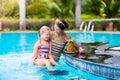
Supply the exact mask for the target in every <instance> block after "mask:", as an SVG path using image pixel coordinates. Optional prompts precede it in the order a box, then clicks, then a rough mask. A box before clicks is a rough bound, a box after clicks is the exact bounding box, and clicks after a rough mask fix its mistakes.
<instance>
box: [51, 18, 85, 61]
mask: <svg viewBox="0 0 120 80" xmlns="http://www.w3.org/2000/svg"><path fill="white" fill-rule="evenodd" d="M66 28H68V24H67V23H66V22H65V21H64V20H59V19H57V20H56V22H55V24H54V31H53V32H52V33H51V47H52V49H51V54H52V55H53V58H54V59H55V60H59V58H60V55H61V52H62V51H63V49H64V47H65V45H66V43H67V40H68V39H70V38H71V37H70V36H69V35H67V34H66V33H65V32H64V30H65V29H66ZM74 46H75V47H76V48H77V49H78V50H79V54H78V57H81V55H80V53H84V52H85V50H84V49H82V48H81V47H80V46H79V45H78V44H76V43H75V42H74Z"/></svg>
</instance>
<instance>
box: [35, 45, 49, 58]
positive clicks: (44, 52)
mask: <svg viewBox="0 0 120 80" xmlns="http://www.w3.org/2000/svg"><path fill="white" fill-rule="evenodd" d="M49 49H50V44H49V45H45V46H44V45H41V46H39V47H38V55H37V56H36V57H35V60H36V59H38V58H46V59H48V58H49V56H48V55H49Z"/></svg>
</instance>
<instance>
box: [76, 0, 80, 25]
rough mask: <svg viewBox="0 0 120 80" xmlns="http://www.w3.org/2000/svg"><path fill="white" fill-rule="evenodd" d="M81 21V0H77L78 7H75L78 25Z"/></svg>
mask: <svg viewBox="0 0 120 80" xmlns="http://www.w3.org/2000/svg"><path fill="white" fill-rule="evenodd" d="M80 22H81V0H76V7H75V25H76V27H79V26H80Z"/></svg>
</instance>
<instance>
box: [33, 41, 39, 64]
mask: <svg viewBox="0 0 120 80" xmlns="http://www.w3.org/2000/svg"><path fill="white" fill-rule="evenodd" d="M37 54H38V42H36V43H35V45H34V49H33V55H32V62H34V59H35V57H36V56H37Z"/></svg>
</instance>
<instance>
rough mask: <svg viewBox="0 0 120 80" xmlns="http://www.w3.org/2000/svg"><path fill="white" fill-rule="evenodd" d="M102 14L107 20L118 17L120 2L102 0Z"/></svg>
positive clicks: (116, 0)
mask: <svg viewBox="0 0 120 80" xmlns="http://www.w3.org/2000/svg"><path fill="white" fill-rule="evenodd" d="M101 6H102V7H101V10H102V11H101V13H102V14H106V17H107V18H111V17H117V16H116V15H117V14H118V13H119V9H120V0H101Z"/></svg>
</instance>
